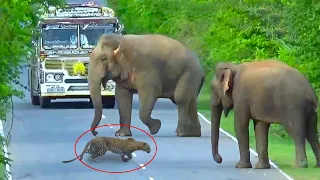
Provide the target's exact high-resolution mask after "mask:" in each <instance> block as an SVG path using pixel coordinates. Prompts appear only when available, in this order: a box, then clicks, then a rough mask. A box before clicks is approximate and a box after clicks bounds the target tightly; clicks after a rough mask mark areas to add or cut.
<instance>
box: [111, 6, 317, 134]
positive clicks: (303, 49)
mask: <svg viewBox="0 0 320 180" xmlns="http://www.w3.org/2000/svg"><path fill="white" fill-rule="evenodd" d="M109 3H110V4H111V6H112V7H113V8H114V9H115V11H116V14H117V15H118V16H119V17H120V19H121V21H123V23H124V24H125V28H126V29H127V32H128V33H134V34H144V33H160V34H165V35H169V36H170V37H173V38H176V39H178V40H180V41H181V42H183V43H184V44H186V45H187V46H188V47H190V48H191V49H193V50H195V51H196V52H197V53H198V55H199V56H200V59H201V62H202V64H203V66H204V67H205V68H206V70H207V72H212V71H213V67H214V65H215V63H216V62H218V61H233V62H243V61H252V60H254V59H269V58H277V59H280V60H282V61H284V62H286V63H288V64H289V65H290V66H292V67H295V68H297V69H298V70H300V72H302V73H303V74H304V75H305V76H306V77H307V78H308V79H309V80H310V82H311V83H312V85H313V87H314V88H315V90H316V92H317V94H320V82H319V81H318V79H320V66H319V65H320V61H319V57H320V28H319V24H320V18H319V17H318V15H319V14H320V2H319V1H315V0H303V1H301V0H243V1H239V0H109ZM211 78H212V77H209V80H210V79H211ZM273 130H274V131H276V132H278V133H279V135H281V136H285V134H286V133H285V132H284V131H283V128H281V127H275V128H273Z"/></svg>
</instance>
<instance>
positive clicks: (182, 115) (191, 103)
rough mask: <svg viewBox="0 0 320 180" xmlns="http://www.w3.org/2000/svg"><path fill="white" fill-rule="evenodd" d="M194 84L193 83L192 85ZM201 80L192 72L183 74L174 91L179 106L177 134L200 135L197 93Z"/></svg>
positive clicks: (184, 135) (183, 135) (185, 135)
mask: <svg viewBox="0 0 320 180" xmlns="http://www.w3.org/2000/svg"><path fill="white" fill-rule="evenodd" d="M191 84H192V85H191ZM197 84H200V81H197V79H195V78H194V75H192V74H191V73H185V74H184V75H183V76H181V78H180V80H179V81H178V83H177V86H176V90H175V92H174V100H175V102H176V105H177V107H178V125H177V128H176V133H177V136H180V137H200V136H201V127H200V123H199V118H198V114H197V101H196V99H197V93H198V90H199V88H198V87H199V85H197Z"/></svg>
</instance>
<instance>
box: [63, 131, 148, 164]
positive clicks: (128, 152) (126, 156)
mask: <svg viewBox="0 0 320 180" xmlns="http://www.w3.org/2000/svg"><path fill="white" fill-rule="evenodd" d="M138 150H142V151H145V152H147V153H150V152H151V148H150V145H149V144H148V143H146V142H142V141H137V140H135V139H134V138H131V137H130V138H127V139H120V138H114V137H105V136H99V137H94V138H93V139H91V140H90V141H89V142H87V144H86V146H85V148H84V149H83V151H82V153H81V154H80V156H79V157H80V160H81V161H82V159H83V156H84V154H85V153H87V154H90V155H91V158H92V160H93V161H94V162H96V163H98V161H97V160H96V158H97V157H100V156H103V155H105V153H106V152H108V151H110V152H112V153H114V154H119V155H120V156H121V160H122V161H123V162H129V161H130V160H131V159H132V153H133V152H135V151H138ZM76 159H77V157H75V158H74V159H71V160H68V161H62V162H63V163H69V162H72V161H74V160H76Z"/></svg>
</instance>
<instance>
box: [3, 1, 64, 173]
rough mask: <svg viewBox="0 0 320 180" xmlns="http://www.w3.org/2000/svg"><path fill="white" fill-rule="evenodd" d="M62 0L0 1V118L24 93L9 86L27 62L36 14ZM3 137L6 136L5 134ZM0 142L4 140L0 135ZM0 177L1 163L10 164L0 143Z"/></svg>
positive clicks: (4, 115) (37, 15) (16, 78)
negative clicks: (14, 99)
mask: <svg viewBox="0 0 320 180" xmlns="http://www.w3.org/2000/svg"><path fill="white" fill-rule="evenodd" d="M64 2H65V1H64V0H47V1H43V0H0V119H1V120H2V121H5V120H6V113H7V112H8V111H9V110H10V108H12V106H11V104H10V100H11V98H12V97H13V96H17V97H20V98H22V97H23V96H24V94H23V93H22V91H20V90H19V89H16V88H15V87H14V86H13V82H18V81H17V80H18V78H19V74H20V72H21V70H22V67H23V65H24V64H28V59H27V58H25V57H28V54H29V51H32V49H31V40H32V31H33V29H34V28H35V27H36V25H37V23H38V19H39V17H40V16H39V15H40V14H41V13H42V12H44V11H45V10H47V9H46V7H47V5H57V6H58V5H63V3H64ZM5 136H6V135H5ZM0 137H1V138H0V143H1V144H5V143H7V141H6V139H5V138H4V137H3V136H0ZM0 147H1V148H0V149H1V152H0V179H6V178H7V176H6V174H5V168H4V167H5V165H6V164H10V162H11V160H10V158H6V157H5V156H4V155H5V152H4V151H3V148H2V146H0Z"/></svg>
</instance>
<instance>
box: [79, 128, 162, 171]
mask: <svg viewBox="0 0 320 180" xmlns="http://www.w3.org/2000/svg"><path fill="white" fill-rule="evenodd" d="M105 126H129V127H130V128H135V129H137V130H140V131H142V132H144V133H145V134H147V135H148V136H149V137H150V138H151V139H152V141H153V143H154V144H155V146H156V152H155V153H154V155H153V157H152V158H151V160H150V161H148V162H147V163H146V164H144V165H143V166H140V167H138V168H135V169H131V170H126V171H118V172H117V171H106V170H100V169H96V168H94V167H91V166H89V165H88V164H86V163H84V162H83V161H82V160H80V158H79V156H78V154H77V151H76V149H77V144H78V141H79V140H80V139H81V137H82V136H84V135H85V134H86V133H88V132H91V129H89V130H87V131H85V132H84V133H82V134H81V135H80V136H79V137H78V139H77V140H76V143H75V144H74V153H75V155H76V157H77V159H78V160H79V161H80V162H81V163H82V164H84V165H85V166H87V167H88V168H91V169H93V170H96V171H99V172H105V173H109V174H122V173H127V172H133V171H136V170H139V169H141V168H142V167H146V166H147V165H148V164H150V163H151V162H152V161H153V160H154V158H155V157H156V155H157V153H158V145H157V142H156V140H155V139H154V138H153V137H152V136H151V134H149V133H148V132H146V131H145V130H143V129H140V128H138V127H135V126H131V125H129V124H104V125H101V126H97V127H96V129H98V128H101V127H105Z"/></svg>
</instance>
